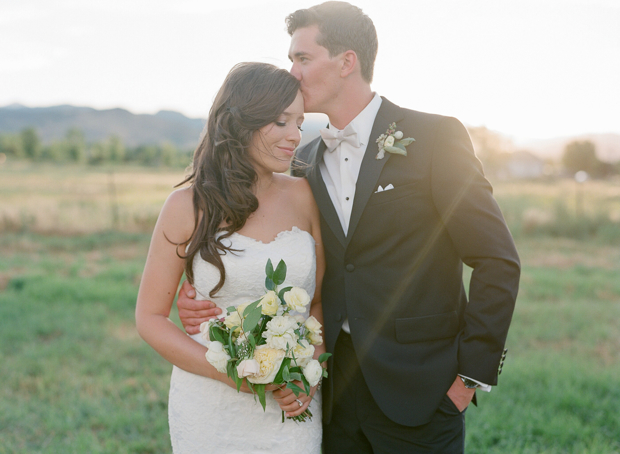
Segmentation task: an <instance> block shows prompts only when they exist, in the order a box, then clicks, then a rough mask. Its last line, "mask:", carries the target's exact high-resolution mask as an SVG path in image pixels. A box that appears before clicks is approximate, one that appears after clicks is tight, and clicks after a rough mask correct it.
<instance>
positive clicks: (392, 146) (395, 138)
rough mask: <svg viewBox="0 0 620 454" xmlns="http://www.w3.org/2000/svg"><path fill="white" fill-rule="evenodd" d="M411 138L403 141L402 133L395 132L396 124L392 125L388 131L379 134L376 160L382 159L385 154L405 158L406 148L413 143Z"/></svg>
mask: <svg viewBox="0 0 620 454" xmlns="http://www.w3.org/2000/svg"><path fill="white" fill-rule="evenodd" d="M414 141H415V139H414V138H413V137H407V138H406V139H403V132H402V131H397V130H396V123H392V124H391V125H390V126H389V127H388V130H387V131H385V133H384V134H381V135H380V136H379V138H378V139H377V145H378V146H379V153H377V159H383V158H384V157H385V152H386V151H387V152H388V153H394V154H400V155H403V156H407V149H406V148H405V147H407V146H408V145H409V144H411V142H414Z"/></svg>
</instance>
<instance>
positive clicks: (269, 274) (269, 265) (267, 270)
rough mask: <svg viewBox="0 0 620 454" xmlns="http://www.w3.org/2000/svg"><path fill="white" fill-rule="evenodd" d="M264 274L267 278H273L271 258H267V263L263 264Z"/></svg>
mask: <svg viewBox="0 0 620 454" xmlns="http://www.w3.org/2000/svg"><path fill="white" fill-rule="evenodd" d="M265 274H266V275H267V277H268V278H269V279H272V280H273V263H271V259H268V260H267V265H266V266H265Z"/></svg>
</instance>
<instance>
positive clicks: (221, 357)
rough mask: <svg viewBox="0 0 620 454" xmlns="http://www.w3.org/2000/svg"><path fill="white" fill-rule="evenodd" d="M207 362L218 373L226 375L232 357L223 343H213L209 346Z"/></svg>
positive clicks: (206, 354)
mask: <svg viewBox="0 0 620 454" xmlns="http://www.w3.org/2000/svg"><path fill="white" fill-rule="evenodd" d="M205 357H206V358H207V361H209V363H210V364H211V365H212V366H213V367H215V368H216V369H217V371H218V372H221V373H223V374H225V373H226V365H227V364H228V360H230V355H229V354H228V353H226V350H224V346H223V345H222V343H221V342H218V341H213V342H211V343H210V344H209V350H207V353H205Z"/></svg>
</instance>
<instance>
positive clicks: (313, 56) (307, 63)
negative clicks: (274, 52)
mask: <svg viewBox="0 0 620 454" xmlns="http://www.w3.org/2000/svg"><path fill="white" fill-rule="evenodd" d="M318 34H319V29H318V27H317V26H315V25H313V26H310V27H304V28H299V29H297V30H295V32H294V33H293V36H292V37H291V47H290V49H289V53H288V57H289V59H290V60H291V61H292V62H293V66H292V67H291V74H292V75H293V76H295V77H296V78H297V80H299V82H300V83H301V93H302V95H303V97H304V110H305V111H306V112H321V113H325V114H328V115H329V112H330V110H331V109H332V107H333V106H334V105H335V104H336V102H337V98H338V92H339V90H340V87H341V84H342V82H343V81H342V79H341V77H340V68H341V65H340V58H339V57H340V56H339V55H336V56H334V57H333V58H332V57H330V56H329V51H328V50H327V49H326V48H325V47H323V46H320V45H319V44H317V42H316V37H317V35H318Z"/></svg>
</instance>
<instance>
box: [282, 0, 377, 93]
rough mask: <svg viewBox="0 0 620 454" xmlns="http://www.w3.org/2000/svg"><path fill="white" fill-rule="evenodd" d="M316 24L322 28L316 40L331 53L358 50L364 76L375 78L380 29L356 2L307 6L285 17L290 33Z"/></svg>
mask: <svg viewBox="0 0 620 454" xmlns="http://www.w3.org/2000/svg"><path fill="white" fill-rule="evenodd" d="M312 25H316V26H318V28H319V35H318V36H317V44H318V45H320V46H323V47H325V48H326V49H327V50H328V51H329V56H330V57H333V56H334V55H338V54H341V53H342V52H346V51H347V50H352V51H354V52H355V53H356V54H357V58H358V59H359V61H360V66H361V69H362V77H363V78H364V80H365V81H366V82H368V83H370V82H372V74H373V70H374V66H375V58H377V48H378V46H379V44H378V40H377V30H375V25H374V24H373V23H372V20H371V19H370V17H368V16H367V15H366V14H364V13H363V12H362V10H361V9H360V8H358V7H357V6H354V5H351V4H350V3H347V2H325V3H321V4H320V5H316V6H313V7H311V8H308V9H300V10H297V11H295V12H294V13H292V14H290V15H289V16H288V17H287V18H286V27H287V31H288V34H289V35H291V36H293V33H295V30H297V29H298V28H305V27H310V26H312Z"/></svg>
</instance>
